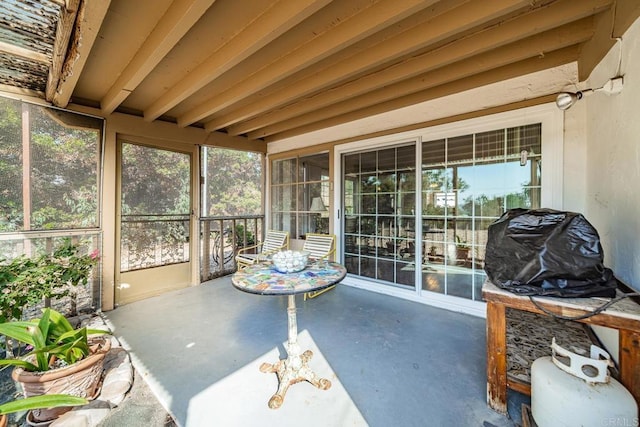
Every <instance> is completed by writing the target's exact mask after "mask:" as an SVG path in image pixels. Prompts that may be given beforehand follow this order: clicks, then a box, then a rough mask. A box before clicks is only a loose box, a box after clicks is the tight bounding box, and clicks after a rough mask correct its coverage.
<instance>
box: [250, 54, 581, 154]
mask: <svg viewBox="0 0 640 427" xmlns="http://www.w3.org/2000/svg"><path fill="white" fill-rule="evenodd" d="M579 52H580V47H579V46H570V47H568V48H564V49H560V50H558V51H555V52H550V53H546V54H545V55H542V56H538V57H535V58H529V59H526V60H524V61H520V62H518V63H515V64H509V65H506V66H503V67H500V68H496V69H491V70H488V71H485V72H483V73H480V74H475V75H471V76H470V77H467V78H463V79H461V80H456V81H453V82H451V83H447V84H444V85H440V86H437V87H433V88H429V89H425V90H422V91H419V92H415V93H412V94H409V95H405V96H402V97H398V98H396V99H392V100H390V101H388V102H383V103H381V104H377V105H370V104H366V105H369V106H368V107H364V108H361V109H359V110H355V111H351V112H349V113H346V114H342V115H338V116H336V117H330V118H327V119H324V120H322V119H321V120H318V121H316V122H313V123H309V124H306V125H302V126H299V127H297V128H294V129H290V130H286V131H283V132H280V133H277V134H274V135H271V136H269V137H267V138H265V141H266V142H267V143H269V142H274V141H279V140H281V139H285V138H291V137H294V136H297V135H301V134H304V133H308V132H312V131H315V130H319V129H325V128H329V127H332V126H337V125H340V124H343V123H347V122H350V121H353V120H358V119H362V118H365V117H370V116H373V115H375V114H380V113H385V112H388V111H392V110H396V109H399V108H403V107H407V106H410V105H414V104H418V103H420V102H425V101H429V100H431V99H436V98H441V97H444V96H447V95H452V94H455V93H458V92H463V91H466V90H469V89H473V88H476V87H480V86H484V85H488V84H491V83H496V82H499V81H503V80H507V79H510V78H514V77H518V76H523V75H525V74H530V73H534V72H536V71H541V70H546V69H549V68H553V67H557V66H560V65H564V64H568V63H570V62H574V61H576V60H577V59H578V55H579ZM257 136H258V135H253V136H252V135H250V136H249V138H250V139H251V138H252V137H257Z"/></svg>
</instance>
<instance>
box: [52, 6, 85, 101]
mask: <svg viewBox="0 0 640 427" xmlns="http://www.w3.org/2000/svg"><path fill="white" fill-rule="evenodd" d="M79 7H80V0H68V1H67V5H66V7H65V8H62V11H61V14H60V20H59V21H58V25H57V26H56V38H55V42H54V44H53V56H52V58H51V65H50V66H49V75H48V76H47V86H46V89H45V99H46V100H47V101H53V95H54V94H55V92H56V90H57V89H58V83H59V82H60V77H61V75H62V66H63V65H64V62H65V60H66V59H67V52H68V49H69V40H70V39H71V31H72V30H73V27H74V26H75V23H76V16H77V14H78V8H79Z"/></svg>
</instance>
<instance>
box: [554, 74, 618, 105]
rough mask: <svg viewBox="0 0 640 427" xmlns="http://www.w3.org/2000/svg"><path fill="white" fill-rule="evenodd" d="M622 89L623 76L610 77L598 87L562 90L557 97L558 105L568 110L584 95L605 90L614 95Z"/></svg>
mask: <svg viewBox="0 0 640 427" xmlns="http://www.w3.org/2000/svg"><path fill="white" fill-rule="evenodd" d="M621 91H622V77H614V78H613V79H609V81H608V82H607V83H605V85H604V86H602V87H599V88H597V89H585V90H581V91H578V92H560V93H559V94H558V97H557V98H556V106H557V107H558V108H559V109H561V110H567V109H569V108H571V106H572V105H573V104H575V103H576V102H578V101H579V100H580V99H582V98H583V97H584V96H586V95H591V94H592V93H594V92H604V93H606V94H607V95H614V94H616V93H620V92H621Z"/></svg>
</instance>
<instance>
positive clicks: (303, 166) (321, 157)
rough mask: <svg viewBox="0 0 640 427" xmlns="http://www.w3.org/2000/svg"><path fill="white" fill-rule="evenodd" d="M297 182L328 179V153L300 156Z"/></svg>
mask: <svg viewBox="0 0 640 427" xmlns="http://www.w3.org/2000/svg"><path fill="white" fill-rule="evenodd" d="M298 163H299V165H300V168H299V170H298V182H307V181H321V180H325V179H329V153H322V154H314V155H313V156H306V157H300V159H299V161H298Z"/></svg>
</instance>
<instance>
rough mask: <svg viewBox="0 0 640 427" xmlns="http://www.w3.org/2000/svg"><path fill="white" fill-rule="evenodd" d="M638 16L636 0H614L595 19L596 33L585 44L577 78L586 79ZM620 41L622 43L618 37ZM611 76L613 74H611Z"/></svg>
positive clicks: (638, 3) (639, 12)
mask: <svg viewBox="0 0 640 427" xmlns="http://www.w3.org/2000/svg"><path fill="white" fill-rule="evenodd" d="M639 16H640V2H639V1H637V0H616V1H615V3H614V5H613V6H612V8H611V9H610V10H607V11H605V12H603V13H602V14H600V16H599V17H598V19H597V20H596V24H595V27H596V35H595V36H594V37H593V39H591V40H590V41H589V42H588V43H586V44H585V46H584V48H583V50H582V54H581V55H580V60H579V61H578V79H579V80H580V81H583V80H586V79H588V78H589V76H590V75H591V72H592V71H593V69H594V68H595V67H596V65H598V63H599V62H600V61H601V60H602V58H604V56H605V55H606V54H607V52H609V50H610V49H611V48H612V47H613V45H614V44H615V43H616V39H617V38H621V37H622V35H623V34H624V32H625V31H626V30H627V29H628V28H629V26H630V25H631V24H632V23H633V22H634V21H635V20H636V19H638V17H639ZM620 43H623V41H622V39H620ZM612 77H613V76H612Z"/></svg>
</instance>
